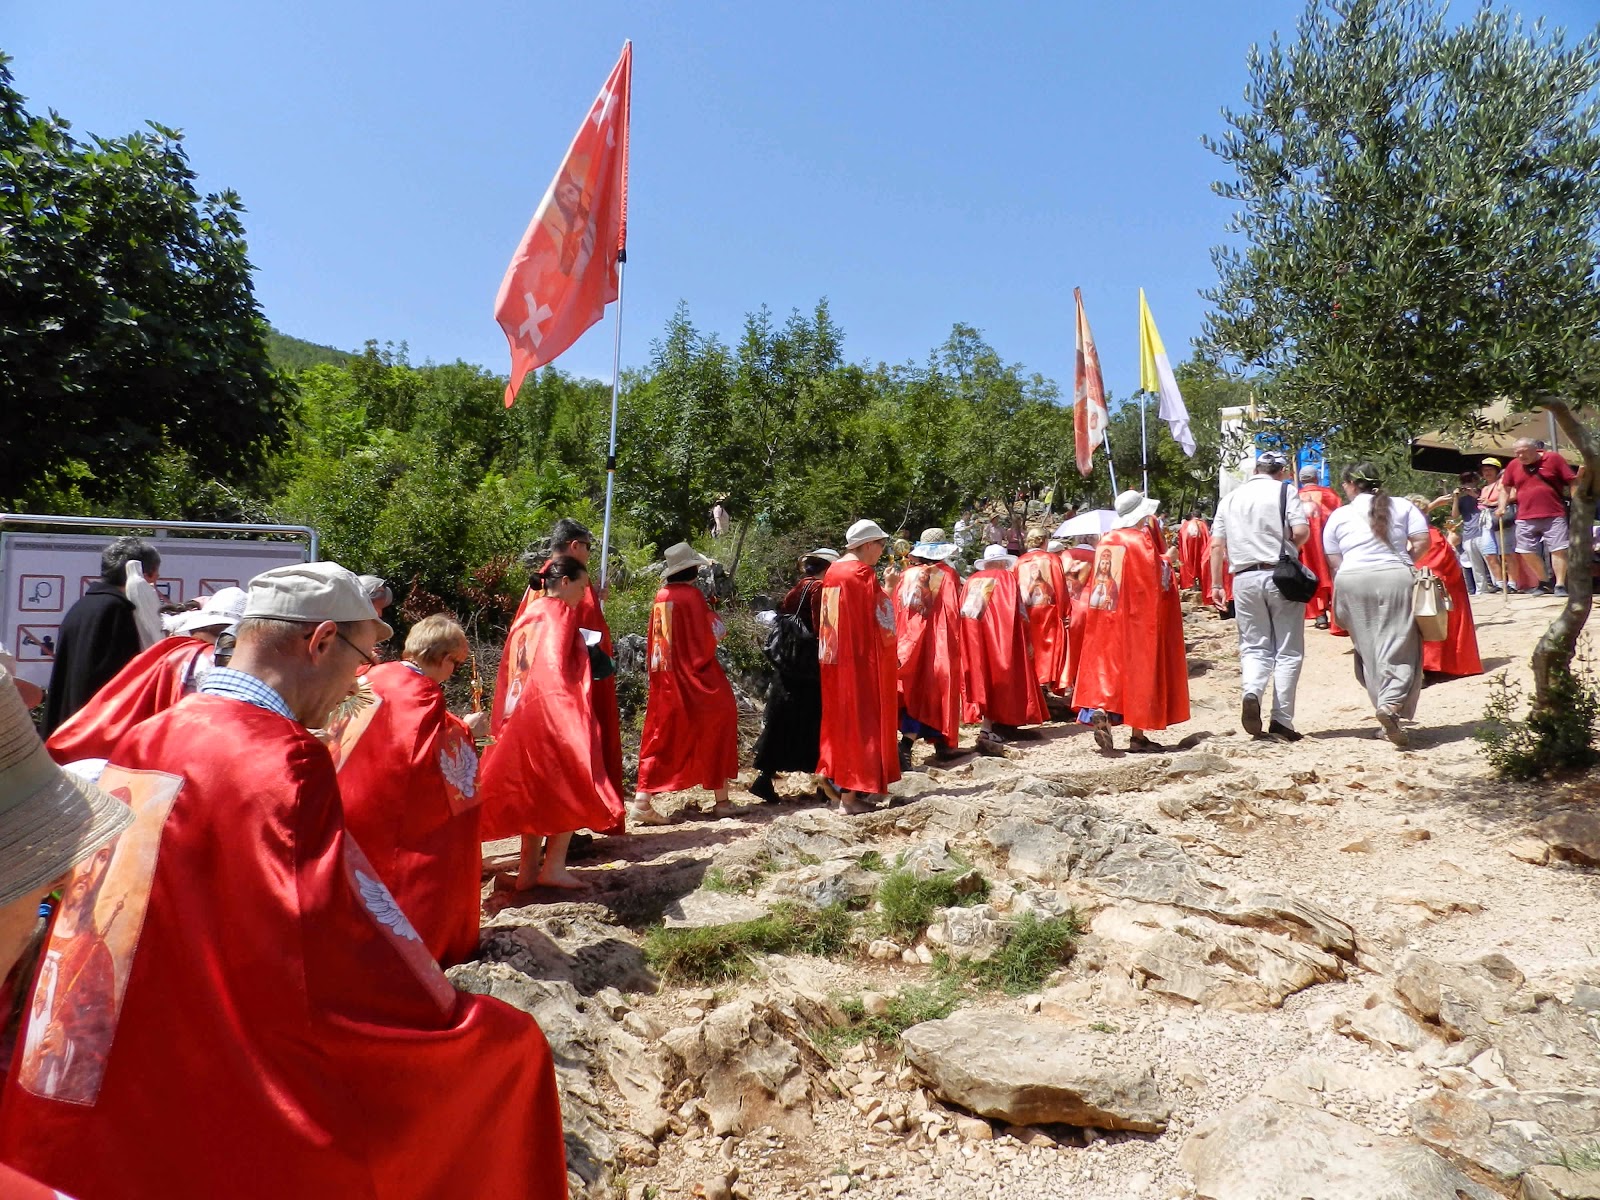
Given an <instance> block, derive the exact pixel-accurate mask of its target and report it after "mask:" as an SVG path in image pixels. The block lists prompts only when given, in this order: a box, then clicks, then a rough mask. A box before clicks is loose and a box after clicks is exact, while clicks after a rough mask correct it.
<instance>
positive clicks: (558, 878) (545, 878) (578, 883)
mask: <svg viewBox="0 0 1600 1200" xmlns="http://www.w3.org/2000/svg"><path fill="white" fill-rule="evenodd" d="M538 882H539V886H540V887H548V888H563V889H565V890H567V891H581V890H583V889H584V888H586V887H588V886H589V882H588V880H585V879H579V878H578V877H577V876H576V875H574V874H573V873H572V872H571V871H552V872H551V873H550V874H548V875H540V876H539V881H538Z"/></svg>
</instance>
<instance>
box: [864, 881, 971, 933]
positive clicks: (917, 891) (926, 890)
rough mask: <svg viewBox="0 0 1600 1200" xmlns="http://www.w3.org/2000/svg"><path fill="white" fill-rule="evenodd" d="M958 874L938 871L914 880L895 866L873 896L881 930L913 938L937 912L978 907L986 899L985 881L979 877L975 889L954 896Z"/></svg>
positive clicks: (926, 925) (956, 893)
mask: <svg viewBox="0 0 1600 1200" xmlns="http://www.w3.org/2000/svg"><path fill="white" fill-rule="evenodd" d="M961 874H964V872H961V873H958V872H955V871H941V872H938V873H937V874H934V875H930V876H929V877H928V878H926V879H918V878H917V876H916V874H915V873H914V872H912V871H911V870H910V869H909V868H908V867H903V866H897V867H895V869H894V870H892V871H890V872H889V873H888V874H887V875H885V876H884V877H883V882H882V883H880V884H878V890H877V892H876V893H875V894H874V896H873V899H874V900H876V901H877V905H878V921H879V923H880V924H881V925H882V927H883V929H884V931H885V932H886V933H890V934H893V935H894V936H896V937H901V938H915V937H917V936H918V935H920V934H921V933H922V931H923V930H924V929H926V928H927V927H928V922H929V921H930V920H931V919H932V918H933V914H934V913H935V912H936V911H937V910H939V909H941V908H955V907H957V906H963V907H964V906H967V905H972V904H978V903H980V902H981V901H983V900H985V899H987V898H988V895H989V881H988V880H987V879H981V878H980V879H979V880H978V886H977V887H976V888H975V889H973V890H972V891H971V892H968V893H967V894H966V895H961V894H960V893H958V892H957V891H956V880H957V879H958V878H959V877H960V875H961Z"/></svg>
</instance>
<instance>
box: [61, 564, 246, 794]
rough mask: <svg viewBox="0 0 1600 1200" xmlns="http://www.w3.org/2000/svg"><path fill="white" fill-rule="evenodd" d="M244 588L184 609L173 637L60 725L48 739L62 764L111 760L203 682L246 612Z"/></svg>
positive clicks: (229, 589)
mask: <svg viewBox="0 0 1600 1200" xmlns="http://www.w3.org/2000/svg"><path fill="white" fill-rule="evenodd" d="M244 603H245V594H244V589H243V588H236V587H227V588H223V589H222V590H220V591H218V592H216V593H214V594H213V595H210V596H207V597H206V600H205V603H204V604H203V605H201V607H200V608H199V609H198V610H197V611H195V612H186V613H183V614H182V615H181V616H180V617H179V618H178V620H177V621H176V622H174V624H173V636H172V637H168V638H163V639H162V640H161V641H159V642H157V643H156V644H155V645H153V646H151V647H150V648H149V649H148V650H143V651H141V652H140V653H139V654H137V655H135V656H134V658H132V659H131V660H130V661H129V662H128V663H127V665H126V666H124V667H123V668H122V670H120V671H118V672H117V673H116V674H115V675H113V676H112V677H111V680H110V682H109V683H107V684H106V685H105V686H104V687H103V688H101V689H100V690H99V691H98V692H96V693H95V694H94V698H93V699H91V700H90V701H89V703H87V704H85V705H84V706H83V707H82V708H80V709H79V710H78V711H77V712H75V713H73V714H72V715H71V716H70V717H68V718H67V719H66V720H65V721H63V722H62V723H61V724H60V725H58V726H57V727H56V730H55V732H54V733H52V734H51V735H50V740H49V742H48V743H46V744H47V745H48V746H49V747H50V756H51V757H52V758H54V759H55V760H56V761H57V762H59V763H70V762H78V761H80V760H82V759H86V758H109V757H110V756H111V751H112V750H113V749H114V748H115V747H116V744H117V742H118V741H120V740H121V739H122V737H123V736H124V735H126V734H127V732H128V731H129V730H131V729H132V728H133V727H134V726H135V725H137V724H138V723H139V722H140V721H143V720H144V719H145V718H146V717H153V716H155V714H156V713H158V712H161V711H163V710H164V709H168V708H171V707H172V706H173V705H174V704H176V703H177V702H178V701H179V700H181V699H182V698H183V697H185V696H187V695H188V694H189V693H190V692H192V691H194V690H195V689H196V688H198V687H199V686H200V682H201V681H202V680H203V679H204V678H205V676H206V672H207V671H209V670H210V669H211V663H212V659H213V656H214V654H215V651H216V645H217V638H218V637H220V636H221V635H222V634H224V633H229V632H231V631H232V630H233V629H234V627H235V626H237V625H238V623H239V615H240V614H241V613H242V612H244Z"/></svg>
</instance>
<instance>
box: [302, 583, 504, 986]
mask: <svg viewBox="0 0 1600 1200" xmlns="http://www.w3.org/2000/svg"><path fill="white" fill-rule="evenodd" d="M466 661H467V635H466V633H465V632H464V631H463V630H462V628H461V626H460V625H458V624H457V623H456V620H455V618H454V617H450V616H446V615H445V614H444V613H436V614H434V615H433V616H431V617H424V618H423V619H422V620H421V621H418V622H417V623H416V624H415V625H413V626H412V627H411V632H410V633H409V634H407V635H406V645H405V656H404V657H403V658H402V659H401V660H400V661H399V662H386V663H379V664H378V665H377V666H375V667H373V668H372V670H370V671H368V672H367V674H366V677H365V678H366V681H367V686H368V687H370V688H371V689H372V692H373V695H374V696H375V697H376V703H374V704H373V705H371V706H370V709H369V710H368V711H366V712H364V713H361V714H358V715H357V716H356V717H354V718H353V719H352V720H351V721H349V722H348V723H346V724H345V725H344V726H343V736H342V738H341V741H340V742H339V743H338V744H336V745H334V746H333V747H332V748H331V750H332V753H333V755H334V762H335V764H336V766H337V767H338V771H339V791H340V793H341V794H342V795H343V796H344V819H345V826H346V828H348V829H349V830H350V833H351V836H353V837H354V838H355V839H356V841H357V843H359V844H360V846H361V849H362V850H364V851H365V852H366V855H367V858H368V859H369V860H370V861H371V863H372V865H373V866H374V867H376V868H377V871H378V878H380V879H382V880H383V882H384V883H385V884H386V885H387V886H388V888H389V891H390V892H391V893H392V894H393V895H394V898H395V901H396V903H398V904H399V905H400V910H401V911H402V912H404V913H405V914H406V916H407V917H409V918H410V919H411V924H412V925H414V926H415V927H416V930H417V932H418V933H419V934H420V935H421V936H422V941H423V944H424V945H426V946H427V947H428V952H429V953H430V954H432V955H433V957H434V958H435V960H437V961H438V963H439V965H440V966H441V967H450V966H454V965H455V964H456V963H459V962H464V961H465V960H466V959H468V958H470V957H471V956H472V955H473V953H474V952H476V950H477V949H478V923H479V922H478V918H479V915H480V912H481V905H480V903H479V897H478V887H479V883H480V881H481V880H482V876H483V847H482V841H483V839H482V837H481V836H480V831H479V823H480V817H481V816H482V810H481V808H480V807H479V803H478V802H479V800H480V799H481V798H482V797H481V795H480V793H479V791H478V754H477V750H476V748H475V747H474V745H473V740H472V734H471V733H469V732H468V731H467V726H466V725H465V724H464V723H463V722H462V721H461V719H460V718H459V717H456V716H454V715H452V714H451V712H450V710H449V709H448V708H447V707H446V706H445V701H444V685H445V684H446V683H448V682H449V680H450V677H451V676H452V675H453V674H455V671H456V668H458V667H459V666H461V664H462V663H464V662H466Z"/></svg>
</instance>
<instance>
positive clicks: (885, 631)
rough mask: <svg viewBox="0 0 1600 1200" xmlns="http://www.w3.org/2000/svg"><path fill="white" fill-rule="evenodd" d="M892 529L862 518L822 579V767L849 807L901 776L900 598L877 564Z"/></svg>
mask: <svg viewBox="0 0 1600 1200" xmlns="http://www.w3.org/2000/svg"><path fill="white" fill-rule="evenodd" d="M888 544H889V535H888V534H887V533H885V532H884V531H883V530H882V529H881V528H879V526H878V524H877V522H875V521H867V520H862V521H857V522H856V523H855V524H854V525H852V526H851V527H850V529H849V530H848V532H847V533H846V534H845V553H844V554H843V555H842V556H841V557H840V559H839V561H838V562H836V563H834V564H833V566H831V567H829V568H828V573H827V574H826V575H824V576H823V577H822V625H821V628H819V629H818V631H817V656H818V659H819V661H820V664H821V668H822V753H821V755H820V757H819V758H818V761H817V772H818V773H819V774H820V775H822V776H823V777H824V778H825V779H828V780H831V781H832V783H833V784H834V785H835V786H836V787H837V788H838V789H840V790H841V792H842V793H843V794H842V795H841V796H840V798H839V806H840V808H841V809H842V810H843V811H844V812H847V813H860V812H867V811H869V810H870V808H871V805H870V803H868V798H869V797H872V796H878V795H883V794H885V793H886V792H887V791H888V790H889V785H890V784H891V783H893V782H894V781H895V780H897V779H899V778H900V756H899V754H898V753H897V750H896V745H895V724H896V721H895V717H896V711H897V706H896V704H895V691H896V682H897V678H898V674H899V667H898V662H897V659H896V657H895V629H894V604H893V602H892V601H890V599H889V596H888V593H887V592H885V591H884V590H883V589H882V588H881V587H879V586H878V576H877V572H876V571H875V570H874V568H875V567H876V566H877V564H878V560H879V559H880V558H882V557H883V551H884V547H886V546H887V545H888Z"/></svg>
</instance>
